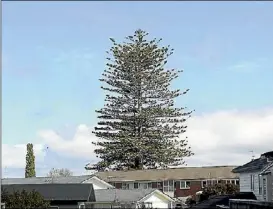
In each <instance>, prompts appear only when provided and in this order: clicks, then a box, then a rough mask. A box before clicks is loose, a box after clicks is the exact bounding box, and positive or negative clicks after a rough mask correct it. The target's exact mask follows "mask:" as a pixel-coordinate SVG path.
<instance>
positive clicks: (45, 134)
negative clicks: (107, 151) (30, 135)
mask: <svg viewBox="0 0 273 209" xmlns="http://www.w3.org/2000/svg"><path fill="white" fill-rule="evenodd" d="M91 132H92V129H91V128H90V127H88V126H87V125H85V124H81V125H79V126H78V128H77V129H76V133H75V135H74V137H73V138H72V139H65V138H63V137H62V136H60V135H59V134H58V133H56V132H55V131H53V130H43V131H39V132H38V135H39V136H40V137H41V138H42V140H43V142H44V143H46V144H47V145H48V146H49V147H50V149H51V150H53V151H56V152H58V153H62V154H63V155H66V156H73V157H79V158H85V159H88V160H90V159H95V157H96V156H95V154H94V149H95V146H94V145H93V144H92V142H95V141H96V137H95V136H94V134H92V133H91Z"/></svg>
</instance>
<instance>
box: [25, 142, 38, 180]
mask: <svg viewBox="0 0 273 209" xmlns="http://www.w3.org/2000/svg"><path fill="white" fill-rule="evenodd" d="M35 176H36V172H35V156H34V151H33V144H31V143H28V144H27V154H26V168H25V178H29V177H35Z"/></svg>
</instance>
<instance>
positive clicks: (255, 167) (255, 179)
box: [233, 151, 273, 201]
mask: <svg viewBox="0 0 273 209" xmlns="http://www.w3.org/2000/svg"><path fill="white" fill-rule="evenodd" d="M272 164H273V151H271V152H266V153H264V154H262V155H261V157H260V158H258V159H253V160H251V161H250V162H248V163H246V164H244V165H242V166H239V167H237V168H235V169H234V170H233V172H234V173H238V174H239V178H240V192H253V193H254V194H255V195H256V197H257V199H258V200H260V201H272V174H271V172H272V169H271V168H272Z"/></svg>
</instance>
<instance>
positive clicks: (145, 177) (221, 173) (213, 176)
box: [94, 166, 239, 197]
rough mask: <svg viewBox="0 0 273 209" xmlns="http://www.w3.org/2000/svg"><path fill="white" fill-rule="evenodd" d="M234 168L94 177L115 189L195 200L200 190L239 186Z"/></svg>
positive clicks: (115, 172)
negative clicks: (134, 190) (228, 184)
mask: <svg viewBox="0 0 273 209" xmlns="http://www.w3.org/2000/svg"><path fill="white" fill-rule="evenodd" d="M234 168H235V166H211V167H183V168H172V169H150V170H128V171H104V172H97V173H96V174H94V175H96V176H97V177H98V178H99V179H102V180H104V181H106V182H108V183H110V184H112V185H113V186H115V187H116V188H117V189H125V190H129V189H158V190H160V191H163V192H164V193H165V194H167V195H168V196H170V197H187V196H190V195H192V196H195V194H196V192H198V191H200V190H202V188H204V187H206V186H209V185H212V184H216V183H218V182H226V183H231V184H236V185H238V184H239V177H238V174H235V173H233V172H232V170H233V169H234Z"/></svg>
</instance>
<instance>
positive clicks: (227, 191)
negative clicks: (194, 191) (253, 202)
mask: <svg viewBox="0 0 273 209" xmlns="http://www.w3.org/2000/svg"><path fill="white" fill-rule="evenodd" d="M238 192H239V186H238V185H234V184H224V183H218V184H214V185H211V186H207V187H205V188H204V189H203V193H202V194H201V196H202V198H201V199H202V200H205V199H208V198H209V197H211V196H214V195H233V194H236V193H238Z"/></svg>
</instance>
